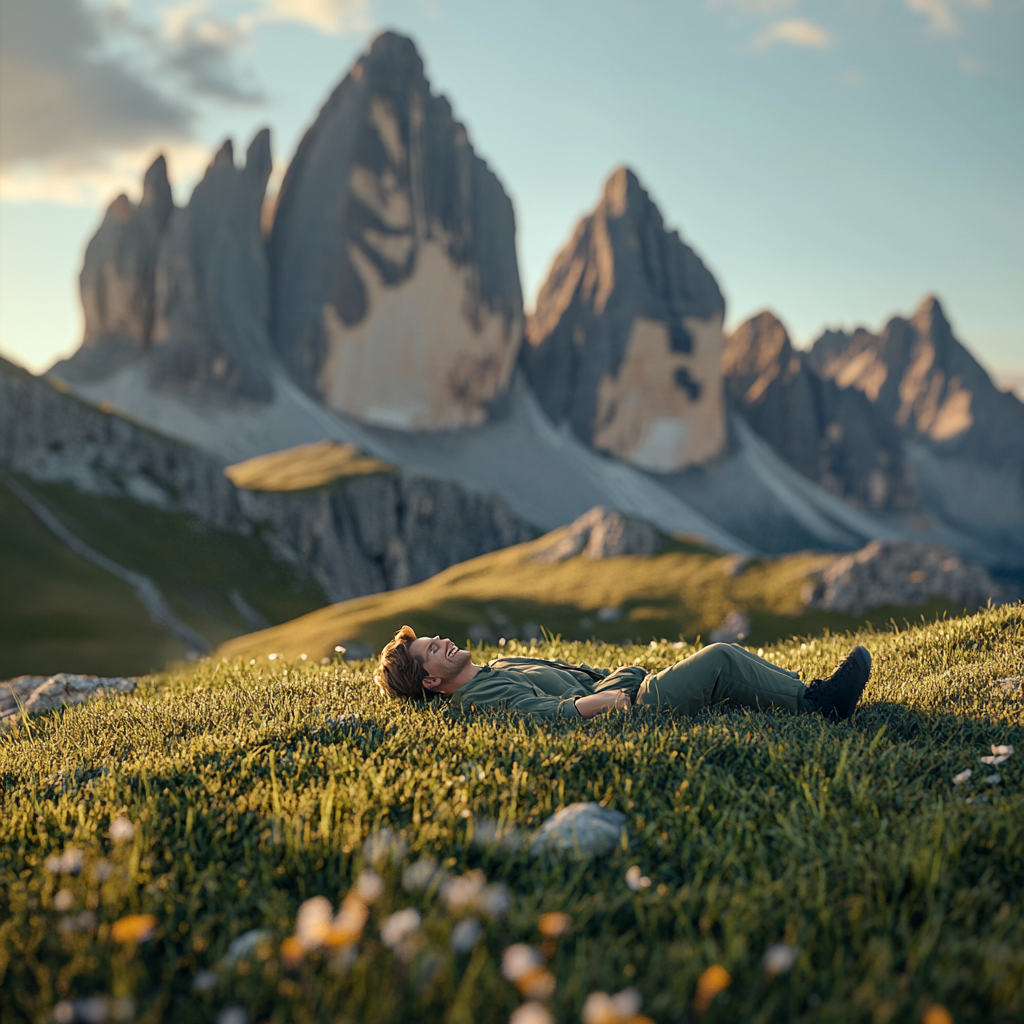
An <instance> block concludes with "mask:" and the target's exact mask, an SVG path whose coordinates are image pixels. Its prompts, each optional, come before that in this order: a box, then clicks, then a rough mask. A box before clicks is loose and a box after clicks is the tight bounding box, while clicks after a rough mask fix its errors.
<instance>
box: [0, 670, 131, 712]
mask: <svg viewBox="0 0 1024 1024" xmlns="http://www.w3.org/2000/svg"><path fill="white" fill-rule="evenodd" d="M137 682H138V680H137V679H125V678H121V677H118V678H116V679H104V678H102V677H100V676H76V675H71V674H70V673H67V672H59V673H57V675H55V676H18V677H17V678H16V679H8V680H7V681H6V682H3V683H0V723H9V722H11V721H17V720H18V718H19V716H20V715H21V714H22V712H24V713H25V714H36V713H37V712H40V711H52V710H53V709H54V708H59V707H63V706H64V705H65V704H81V702H82V701H84V700H90V699H91V698H93V697H102V696H104V695H106V694H111V693H130V692H131V691H132V690H134V689H135V685H136V683H137Z"/></svg>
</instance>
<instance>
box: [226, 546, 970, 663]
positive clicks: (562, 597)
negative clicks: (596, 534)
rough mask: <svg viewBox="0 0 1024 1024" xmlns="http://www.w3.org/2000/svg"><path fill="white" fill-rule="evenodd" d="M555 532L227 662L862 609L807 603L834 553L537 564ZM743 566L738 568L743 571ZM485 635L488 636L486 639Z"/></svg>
mask: <svg viewBox="0 0 1024 1024" xmlns="http://www.w3.org/2000/svg"><path fill="white" fill-rule="evenodd" d="M549 544H550V537H542V538H540V539H539V540H536V541H531V542H529V543H527V544H519V545H516V546H515V547H511V548H506V549H504V550H503V551H495V552H492V553H490V554H487V555H481V556H480V557H478V558H474V559H471V560H470V561H468V562H463V563H461V564H459V565H454V566H452V567H451V568H450V569H446V570H445V571H444V572H441V573H438V574H437V575H436V576H434V577H432V578H431V579H429V580H425V581H423V582H422V583H417V584H414V585H413V586H411V587H405V588H404V589H402V590H394V591H389V592H386V593H383V594H373V595H371V596H369V597H360V598H356V599H354V600H351V601H344V602H341V603H339V604H335V605H331V606H330V607H326V608H321V609H319V610H317V611H315V612H312V613H310V614H309V615H305V616H303V617H302V618H299V619H296V620H295V621H293V622H288V623H285V624H283V625H281V626H275V627H274V628H272V629H267V630H263V631H260V632H257V633H252V634H249V635H247V636H242V637H238V638H237V639H234V640H231V641H229V642H227V643H226V644H224V646H223V647H222V648H221V651H220V653H221V654H223V655H224V656H226V657H245V658H265V657H266V656H267V655H268V654H271V653H273V654H278V655H281V656H283V657H285V658H297V657H299V655H300V654H306V655H307V657H310V658H314V659H316V660H319V659H320V658H322V657H328V656H331V655H333V653H334V648H335V646H336V645H338V644H344V643H345V642H346V641H352V640H356V641H359V642H360V643H362V644H365V645H368V646H369V647H371V648H372V649H373V650H379V649H380V648H381V647H382V646H383V644H384V643H386V642H387V640H389V639H390V637H391V636H392V634H393V633H394V631H395V629H396V628H397V627H398V626H399V625H401V624H402V623H403V622H407V623H408V624H409V625H411V626H412V627H413V628H414V629H415V630H416V631H417V632H419V633H421V634H422V633H424V632H428V633H429V634H430V635H433V634H434V633H435V632H436V633H440V634H441V635H442V636H448V637H451V638H452V639H454V640H456V641H457V642H459V643H462V642H464V641H465V640H466V638H467V637H470V636H472V635H473V633H474V630H473V627H474V626H476V627H478V628H479V627H484V628H485V629H486V630H487V632H488V633H490V634H491V635H492V636H493V637H494V638H495V639H497V638H499V637H501V636H513V635H515V633H518V635H519V636H523V635H524V632H527V631H526V630H524V629H523V626H524V624H528V623H532V624H534V625H535V626H540V627H543V628H544V629H546V630H547V631H548V632H549V633H551V634H560V635H561V636H563V637H565V638H567V639H568V638H576V639H585V638H588V637H594V638H596V639H599V640H604V641H608V642H612V643H623V642H631V641H634V640H636V641H640V642H647V641H649V640H651V639H658V638H668V639H670V640H676V639H678V638H680V637H683V638H685V639H687V640H691V641H692V640H695V639H696V638H697V637H698V636H703V637H705V638H707V636H708V635H709V633H710V632H711V630H712V629H714V628H715V627H716V626H717V625H719V624H720V623H721V622H722V620H723V619H724V618H725V617H726V615H727V614H728V613H729V611H730V610H731V609H733V608H738V609H741V610H743V611H744V612H745V613H746V614H747V615H748V616H749V618H750V622H751V633H750V636H749V637H747V638H746V640H745V642H747V643H753V644H755V645H759V644H764V643H768V642H772V641H774V640H777V639H779V638H781V637H786V636H791V635H793V634H796V633H798V634H817V633H820V632H821V631H822V630H825V629H831V630H833V631H836V630H839V631H842V630H845V629H855V628H857V627H858V626H861V625H863V624H864V621H865V616H854V615H846V614H843V613H840V612H827V611H818V610H814V609H807V608H805V607H804V605H803V602H802V600H801V597H800V595H801V591H802V590H803V588H804V586H805V585H806V584H807V583H808V581H809V579H810V577H811V574H812V573H813V572H814V571H815V570H816V569H818V568H819V567H820V566H822V565H823V564H824V563H825V562H826V561H827V560H828V557H829V556H820V555H808V554H799V555H789V556H786V557H783V558H777V559H766V560H753V561H750V562H748V563H745V564H742V565H738V563H737V559H736V558H735V557H734V556H723V555H720V554H718V553H716V552H714V551H711V550H709V549H707V548H704V547H701V546H700V545H699V544H695V543H687V542H684V541H670V542H668V544H667V550H664V551H663V552H662V553H661V554H658V555H650V556H623V557H620V558H608V559H603V560H600V561H589V560H587V559H586V558H584V557H583V556H582V555H579V556H577V557H575V558H571V559H569V560H567V561H564V562H561V563H558V564H554V565H551V564H543V563H540V562H537V561H534V560H533V559H532V556H533V555H535V554H536V552H537V551H539V550H541V549H543V548H544V547H545V546H547V545H549ZM737 570H739V571H737ZM961 610H962V609H960V608H959V607H956V606H954V605H953V604H952V603H951V602H946V601H943V600H941V599H937V600H932V601H931V602H929V603H928V604H927V605H923V606H919V607H916V608H912V609H911V608H900V607H895V606H893V607H884V608H879V609H875V610H874V611H873V612H872V613H871V614H870V615H869V616H867V617H866V618H867V619H868V620H869V621H870V622H871V623H872V624H873V625H875V626H878V627H883V626H885V625H887V624H888V623H889V620H890V618H892V617H896V619H897V621H902V620H903V618H904V616H910V617H912V618H914V619H917V618H918V617H919V616H920V615H922V614H923V615H925V616H926V617H934V616H935V615H936V614H942V613H943V612H946V611H948V612H953V613H956V612H959V611H961ZM478 635H479V634H478Z"/></svg>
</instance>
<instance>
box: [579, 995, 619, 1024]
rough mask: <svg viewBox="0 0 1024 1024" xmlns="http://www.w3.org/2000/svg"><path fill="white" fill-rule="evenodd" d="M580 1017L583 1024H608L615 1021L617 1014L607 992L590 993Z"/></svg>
mask: <svg viewBox="0 0 1024 1024" xmlns="http://www.w3.org/2000/svg"><path fill="white" fill-rule="evenodd" d="M581 1016H582V1017H583V1024H609V1022H610V1021H615V1020H616V1019H617V1017H618V1014H617V1013H616V1012H615V1004H614V1003H613V1002H612V997H611V996H610V995H608V993H607V992H591V993H590V995H589V996H587V999H586V1002H585V1003H584V1004H583V1012H582V1014H581Z"/></svg>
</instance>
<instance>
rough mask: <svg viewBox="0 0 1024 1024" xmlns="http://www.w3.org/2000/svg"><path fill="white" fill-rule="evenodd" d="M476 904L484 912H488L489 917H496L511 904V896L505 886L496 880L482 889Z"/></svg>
mask: <svg viewBox="0 0 1024 1024" xmlns="http://www.w3.org/2000/svg"><path fill="white" fill-rule="evenodd" d="M477 905H478V906H479V907H480V909H481V910H482V911H483V912H484V913H485V914H489V915H490V916H491V917H498V916H499V915H501V914H504V913H505V912H506V911H507V910H508V909H509V907H511V906H512V896H511V894H510V893H509V891H508V887H507V886H504V885H502V884H501V883H500V882H496V883H494V884H493V885H489V886H487V887H486V888H485V889H484V891H483V892H482V893H481V894H480V899H479V900H478V901H477Z"/></svg>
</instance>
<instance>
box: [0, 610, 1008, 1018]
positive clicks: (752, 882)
mask: <svg viewBox="0 0 1024 1024" xmlns="http://www.w3.org/2000/svg"><path fill="white" fill-rule="evenodd" d="M858 641H859V642H864V643H866V644H867V645H868V646H869V647H870V649H871V650H872V652H873V653H874V656H875V671H874V675H873V678H872V680H871V682H870V683H869V685H868V688H867V692H866V694H865V699H864V702H863V704H862V706H861V709H860V710H859V712H858V713H857V714H856V716H855V717H854V718H853V719H852V720H851V721H850V722H849V723H844V724H841V725H830V724H829V723H827V722H825V721H824V720H822V719H821V718H818V717H816V716H802V717H790V716H788V715H784V714H778V715H776V714H770V713H763V712H759V713H747V712H744V711H742V710H739V709H736V708H729V707H725V706H722V707H718V708H715V709H711V710H709V711H707V712H704V713H702V714H701V715H699V716H696V717H693V718H685V717H676V716H669V715H660V716H659V715H657V714H655V713H654V712H653V710H651V709H640V710H637V711H634V712H631V713H630V714H629V715H628V716H622V715H618V716H609V717H603V718H597V719H594V720H591V721H584V722H579V721H577V722H572V721H564V722H544V721H532V720H530V719H527V718H524V717H520V716H515V715H507V714H503V713H495V714H481V713H476V714H473V715H468V716H463V715H460V714H458V713H452V712H450V711H448V710H447V709H445V708H443V707H436V708H435V707H430V708H427V709H422V708H415V707H407V706H396V705H394V704H389V703H385V702H384V701H383V700H382V699H381V698H380V697H379V696H378V695H376V694H375V693H374V691H373V688H372V682H371V674H372V664H371V663H370V662H368V661H367V662H356V663H351V664H349V663H336V662H331V663H329V664H327V665H321V664H319V663H314V662H313V661H312V660H307V661H305V662H301V661H291V660H286V659H284V658H282V659H279V660H277V661H275V662H273V663H267V662H265V661H254V662H253V663H252V664H250V659H245V660H242V659H234V660H220V659H210V660H208V661H205V662H202V663H200V664H198V665H194V666H189V667H187V668H186V667H182V668H180V669H178V670H174V671H170V672H167V673H165V674H162V675H158V676H152V677H149V678H147V679H145V680H144V681H143V682H142V683H141V684H140V686H139V688H138V689H137V690H136V691H135V692H134V693H133V694H131V695H127V696H123V697H114V698H105V699H101V700H97V701H94V702H92V703H90V704H85V705H78V706H75V707H72V708H67V709H65V710H63V711H62V712H58V713H51V714H47V715H41V716H37V717H34V718H33V719H31V720H29V721H26V722H22V723H20V724H19V725H17V726H16V727H15V728H13V729H12V730H10V731H8V732H7V733H5V734H2V735H0V879H2V884H0V1022H2V1024H13V1022H15V1021H17V1022H22V1021H28V1022H43V1021H51V1020H64V1021H70V1020H72V1019H80V1020H81V1019H90V1020H99V1019H109V1020H129V1019H132V1020H135V1021H144V1022H156V1021H188V1022H193V1021H194V1022H211V1024H212V1022H214V1021H217V1020H220V1021H221V1024H232V1022H234V1024H237V1022H240V1021H243V1020H248V1021H249V1022H250V1024H258V1022H266V1024H271V1022H274V1024H277V1022H280V1024H284V1022H292V1021H295V1022H299V1024H307V1022H309V1024H312V1022H325V1024H326V1022H351V1024H375V1022H395V1024H399V1022H402V1024H404V1022H409V1021H417V1022H420V1021H422V1022H437V1024H470V1022H474V1024H487V1022H496V1024H506V1022H508V1021H509V1020H510V1018H511V1019H513V1020H514V1021H515V1024H541V1022H543V1021H550V1020H556V1021H559V1022H562V1021H565V1022H573V1024H577V1022H580V1021H581V1020H583V1019H585V1020H586V1024H615V1022H619V1024H625V1022H627V1021H630V1022H632V1024H643V1022H644V1021H646V1020H649V1021H657V1022H687V1024H689V1022H693V1024H697V1022H702V1024H717V1022H722V1024H724V1022H735V1021H744V1022H752V1024H767V1022H779V1024H781V1022H789V1021H815V1022H817V1021H823V1022H824V1021H835V1022H843V1024H849V1022H863V1024H887V1022H904V1021H913V1022H923V1024H943V1022H949V1021H955V1022H968V1021H971V1022H979V1024H980V1022H992V1024H1010V1022H1015V1021H1020V1020H1021V1019H1024V913H1022V897H1024V892H1022V890H1024V860H1022V858H1021V850H1022V849H1024V793H1022V788H1021V785H1022V781H1024V703H1022V702H1021V693H1020V690H1019V686H1016V689H1015V688H1014V687H1015V684H1012V683H1008V684H1004V685H1002V686H1000V685H998V682H997V681H998V680H1000V679H1004V678H1006V677H1012V676H1020V675H1022V672H1024V607H1022V606H1021V605H1014V606H1006V607H1002V608H998V609H988V610H984V611H982V612H980V613H978V614H977V615H973V616H971V617H964V618H959V619H939V620H938V621H932V622H928V623H921V624H920V625H918V626H915V627H913V628H908V629H900V630H891V631H889V632H885V633H872V632H866V633H860V634H857V635H833V634H830V635H822V636H819V637H818V638H816V639H811V638H809V637H804V638H803V639H796V638H791V639H789V640H786V641H783V642H780V643H778V644H777V645H775V646H773V647H770V648H768V647H766V650H765V653H766V656H769V657H771V658H772V659H774V660H776V661H777V662H778V663H780V664H782V665H785V666H789V667H794V668H798V669H799V670H800V671H801V672H802V673H803V674H804V676H805V678H806V677H812V676H819V675H822V674H825V673H827V672H828V671H830V670H831V668H832V667H833V666H834V664H835V663H836V661H837V660H838V659H839V658H840V657H841V656H842V655H843V654H845V653H846V651H847V650H848V648H849V647H850V645H851V644H852V643H854V642H858ZM516 646H517V647H518V646H520V645H516ZM506 650H507V648H506ZM535 650H536V653H537V654H539V655H541V656H545V657H564V658H568V659H569V660H574V661H576V660H584V661H587V662H589V663H591V664H595V665H609V666H611V665H616V664H621V663H623V662H633V661H637V662H639V663H640V664H643V665H645V666H648V667H649V668H651V669H654V670H657V669H660V668H662V667H664V666H666V665H668V664H670V663H671V662H673V661H675V660H676V659H678V658H679V657H681V656H685V655H686V654H687V653H689V651H690V650H691V648H690V647H688V646H687V645H685V644H683V645H681V644H672V643H668V642H658V641H655V642H653V643H650V644H647V645H644V646H632V647H630V648H626V649H623V648H620V647H618V646H615V645H610V644H604V643H601V642H593V643H589V644H587V643H570V642H562V641H554V642H550V643H543V644H541V645H539V647H537V648H536V649H535ZM498 653H499V651H498V649H496V648H489V649H484V650H480V651H479V652H478V660H481V659H484V658H487V657H491V656H494V655H496V654H498ZM993 745H997V746H1000V745H1001V746H1006V745H1013V746H1014V747H1015V748H1016V752H1015V753H1014V754H1013V755H1011V756H1010V757H1009V758H1008V759H1006V760H1005V762H1004V763H1002V764H999V765H998V766H995V767H993V766H991V765H986V764H983V763H981V762H980V761H979V758H980V757H982V756H985V755H990V752H991V749H992V746H993ZM967 769H971V770H972V774H971V776H970V777H969V778H968V779H967V780H966V781H963V782H962V783H960V784H959V785H956V784H954V782H953V779H954V777H955V776H959V775H960V774H961V773H963V772H964V771H965V770H967ZM996 775H998V776H999V780H998V781H996V779H995V776H996ZM586 800H594V801H600V802H602V803H604V804H605V805H606V806H609V807H613V808H617V809H618V810H620V811H622V812H623V813H624V814H625V815H626V816H627V832H626V833H625V834H624V835H623V836H622V839H621V842H620V843H619V845H618V846H617V847H616V849H615V850H614V851H613V852H611V853H608V854H605V855H603V856H601V857H598V858H596V859H594V860H591V861H585V862H582V863H577V862H574V861H572V860H563V859H558V858H555V857H551V856H548V855H544V856H541V857H537V858H534V857H531V856H530V854H529V852H528V848H526V847H523V846H521V845H519V844H516V843H509V842H503V841H499V842H497V843H495V842H493V841H487V840H488V839H491V840H493V837H494V836H495V834H497V835H498V836H501V835H503V834H505V835H507V834H508V833H509V832H510V831H511V830H521V831H522V832H526V833H528V832H529V831H530V830H531V829H533V828H535V827H536V826H537V825H539V824H540V823H541V822H542V821H543V820H544V819H545V818H546V817H547V816H548V815H550V814H551V813H552V812H553V811H555V810H556V809H557V808H559V807H560V806H563V805H566V804H569V803H571V802H573V801H586ZM495 823H497V826H496V825H495ZM482 837H483V840H484V841H481V839H482ZM368 839H369V840H370V842H369V845H367V840H368ZM316 897H323V898H325V899H326V901H327V903H328V904H329V907H327V911H326V912H329V913H332V914H333V912H334V911H335V910H338V908H339V907H340V908H341V909H340V912H339V916H338V917H337V918H334V919H333V920H327V919H325V918H324V917H323V914H324V913H325V904H324V902H323V901H316V902H312V903H311V902H309V901H311V900H314V899H315V898H316ZM300 907H304V908H305V909H303V910H302V913H301V920H300V919H299V918H300ZM318 915H319V916H318ZM552 915H555V916H552ZM557 915H567V916H565V917H562V916H557ZM239 940H242V941H239ZM233 944H234V945H233ZM522 946H526V947H528V948H527V949H525V950H524V949H523V948H522ZM510 947H513V948H512V952H509V948H510ZM766 954H767V957H766ZM524 964H525V967H524ZM510 978H511V980H510ZM629 989H634V990H636V992H637V993H639V995H640V996H641V997H642V1000H643V1004H642V1008H639V1009H638V1007H637V1001H636V998H635V995H634V994H633V993H630V994H628V995H627V996H625V997H622V998H621V999H620V1000H619V1001H618V1002H616V1003H610V1002H607V1001H605V1002H603V1003H601V1002H599V1001H597V998H596V997H592V994H593V993H596V992H605V993H609V994H614V993H618V992H621V991H622V990H629ZM588 997H591V998H590V1001H589V1002H587V1000H588ZM524 1005H525V1006H527V1010H525V1011H524V1010H523V1009H522V1007H523V1006H524ZM90 1013H91V1014H93V1016H87V1015H88V1014H90ZM513 1014H515V1015H516V1016H515V1017H513ZM76 1015H77V1016H76Z"/></svg>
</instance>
